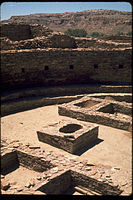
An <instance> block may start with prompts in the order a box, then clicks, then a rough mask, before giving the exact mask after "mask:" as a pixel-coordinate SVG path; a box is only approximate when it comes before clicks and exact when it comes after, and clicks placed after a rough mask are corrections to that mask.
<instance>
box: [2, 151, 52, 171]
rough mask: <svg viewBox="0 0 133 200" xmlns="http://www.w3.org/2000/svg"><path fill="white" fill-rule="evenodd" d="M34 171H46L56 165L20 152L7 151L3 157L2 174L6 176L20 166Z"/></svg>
mask: <svg viewBox="0 0 133 200" xmlns="http://www.w3.org/2000/svg"><path fill="white" fill-rule="evenodd" d="M20 165H21V166H23V167H25V168H28V169H31V170H34V171H36V172H43V171H46V170H48V169H50V168H52V167H54V165H53V164H52V163H51V161H46V160H45V159H41V158H40V157H38V156H33V155H30V154H28V153H26V152H23V151H20V150H7V151H5V152H4V153H3V154H2V156H1V173H2V174H6V173H8V172H10V171H11V170H12V169H16V168H18V167H19V166H20Z"/></svg>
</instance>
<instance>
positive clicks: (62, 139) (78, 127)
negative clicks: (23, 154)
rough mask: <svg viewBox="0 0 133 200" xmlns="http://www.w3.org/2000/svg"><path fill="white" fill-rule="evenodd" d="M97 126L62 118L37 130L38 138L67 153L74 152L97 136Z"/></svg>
mask: <svg viewBox="0 0 133 200" xmlns="http://www.w3.org/2000/svg"><path fill="white" fill-rule="evenodd" d="M98 128H99V127H98V126H96V125H86V124H85V123H83V122H79V121H77V120H76V121H75V120H73V119H72V120H62V121H59V123H54V124H50V125H48V126H45V127H43V128H42V130H41V131H37V135H38V139H39V141H41V142H45V143H48V144H50V145H52V146H55V147H57V148H61V149H63V150H65V151H68V152H69V153H72V154H73V153H76V152H77V151H79V150H80V149H82V148H83V147H85V146H87V145H90V144H91V143H92V142H93V141H95V140H96V139H97V137H98Z"/></svg>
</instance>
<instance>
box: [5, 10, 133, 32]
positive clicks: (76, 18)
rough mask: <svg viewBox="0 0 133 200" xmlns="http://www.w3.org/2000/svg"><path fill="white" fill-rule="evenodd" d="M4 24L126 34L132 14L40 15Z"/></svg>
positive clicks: (69, 13)
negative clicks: (24, 23) (40, 25)
mask: <svg viewBox="0 0 133 200" xmlns="http://www.w3.org/2000/svg"><path fill="white" fill-rule="evenodd" d="M6 22H19V23H20V22H26V23H29V24H35V23H37V24H43V25H45V26H47V27H49V28H50V29H52V30H54V31H63V32H64V31H65V30H67V29H68V28H71V29H77V28H78V29H85V30H86V31H87V32H88V33H89V34H91V33H92V32H101V33H104V34H110V35H112V34H117V33H118V32H121V31H122V32H123V33H128V32H129V31H131V29H132V26H131V24H132V13H131V12H125V11H124V12H122V11H116V10H101V9H100V10H87V11H82V12H67V13H47V14H46V13H42V14H31V15H23V16H12V17H11V18H10V19H9V20H6Z"/></svg>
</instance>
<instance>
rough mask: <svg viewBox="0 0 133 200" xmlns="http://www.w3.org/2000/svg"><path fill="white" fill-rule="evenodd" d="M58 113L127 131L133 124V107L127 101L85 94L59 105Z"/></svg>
mask: <svg viewBox="0 0 133 200" xmlns="http://www.w3.org/2000/svg"><path fill="white" fill-rule="evenodd" d="M88 105H89V106H88ZM58 113H59V115H63V116H67V117H71V118H75V119H78V120H82V121H86V122H92V123H97V124H103V125H105V126H110V127H113V128H118V129H123V130H126V131H129V130H130V127H131V126H132V117H131V115H132V107H131V104H130V103H126V102H118V101H114V100H107V99H98V98H93V97H88V96H85V97H83V98H81V99H79V100H75V101H72V102H70V103H64V104H62V105H59V106H58Z"/></svg>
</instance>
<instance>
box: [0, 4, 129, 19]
mask: <svg viewBox="0 0 133 200" xmlns="http://www.w3.org/2000/svg"><path fill="white" fill-rule="evenodd" d="M0 9H1V12H0V13H1V20H6V19H9V18H10V17H11V16H18V15H29V14H37V13H63V12H80V11H84V10H96V9H108V10H119V11H129V12H132V6H131V4H130V3H128V2H124V1H123V2H4V3H2V4H1V6H0Z"/></svg>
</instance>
